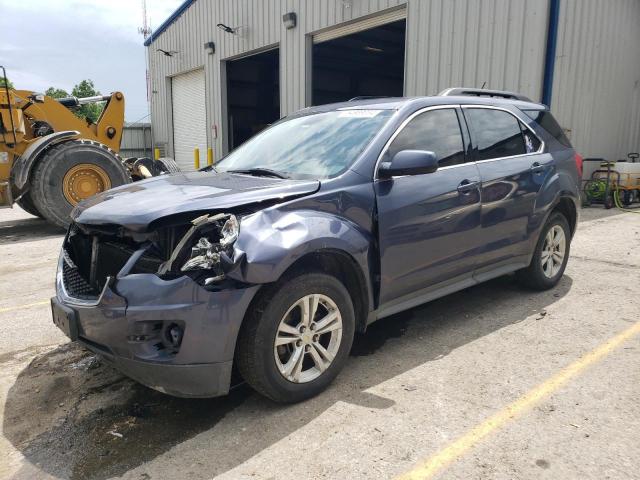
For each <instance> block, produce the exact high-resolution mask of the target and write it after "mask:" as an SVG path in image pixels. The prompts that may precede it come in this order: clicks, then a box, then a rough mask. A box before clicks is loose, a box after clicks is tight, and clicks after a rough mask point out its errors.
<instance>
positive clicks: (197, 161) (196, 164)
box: [193, 148, 200, 170]
mask: <svg viewBox="0 0 640 480" xmlns="http://www.w3.org/2000/svg"><path fill="white" fill-rule="evenodd" d="M193 166H194V167H195V168H196V170H200V149H199V148H194V149H193Z"/></svg>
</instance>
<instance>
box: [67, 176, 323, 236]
mask: <svg viewBox="0 0 640 480" xmlns="http://www.w3.org/2000/svg"><path fill="white" fill-rule="evenodd" d="M319 187H320V182H319V181H317V180H289V179H286V180H285V179H279V178H268V177H253V176H249V175H239V174H229V173H218V174H216V173H212V172H191V173H180V174H173V175H161V176H158V177H154V178H150V179H148V180H143V181H141V182H135V183H131V184H128V185H123V186H121V187H117V188H114V189H112V190H108V191H106V192H103V193H100V194H98V195H96V196H94V197H91V198H89V199H87V200H85V201H84V202H82V203H80V204H79V205H78V206H77V207H76V208H75V209H74V211H73V212H72V213H71V217H72V218H73V220H74V221H75V222H77V223H80V224H83V225H109V224H110V225H114V224H115V225H122V226H124V227H126V228H127V229H129V230H132V231H139V232H141V231H145V230H146V227H147V226H148V225H149V224H150V223H151V222H153V221H154V220H157V219H159V218H162V217H166V216H169V215H174V214H178V213H186V212H192V211H193V212H196V211H204V210H220V209H229V208H233V207H238V206H242V205H248V204H252V203H257V202H264V201H267V200H275V199H283V200H284V199H286V198H289V197H294V196H300V195H309V194H311V193H313V192H315V191H317V190H318V188H319Z"/></svg>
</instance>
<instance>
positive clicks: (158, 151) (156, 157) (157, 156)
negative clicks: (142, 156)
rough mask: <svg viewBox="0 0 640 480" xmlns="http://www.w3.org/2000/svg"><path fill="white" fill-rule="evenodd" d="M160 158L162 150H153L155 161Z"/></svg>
mask: <svg viewBox="0 0 640 480" xmlns="http://www.w3.org/2000/svg"><path fill="white" fill-rule="evenodd" d="M159 158H160V149H159V148H156V149H154V150H153V159H154V160H158V159H159Z"/></svg>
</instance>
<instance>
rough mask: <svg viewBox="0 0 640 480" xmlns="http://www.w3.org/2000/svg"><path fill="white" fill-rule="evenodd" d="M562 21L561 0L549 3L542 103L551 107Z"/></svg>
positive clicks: (551, 0)
mask: <svg viewBox="0 0 640 480" xmlns="http://www.w3.org/2000/svg"><path fill="white" fill-rule="evenodd" d="M559 21H560V0H550V1H549V28H548V30H547V51H546V54H545V59H544V77H543V80H542V103H544V104H545V105H547V106H548V107H551V94H552V90H553V73H554V70H555V67H556V46H557V43H558V23H559Z"/></svg>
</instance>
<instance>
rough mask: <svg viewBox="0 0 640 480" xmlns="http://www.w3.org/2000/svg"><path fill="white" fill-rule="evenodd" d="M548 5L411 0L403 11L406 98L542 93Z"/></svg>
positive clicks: (542, 0)
mask: <svg viewBox="0 0 640 480" xmlns="http://www.w3.org/2000/svg"><path fill="white" fill-rule="evenodd" d="M548 11H549V2H548V0H536V1H525V0H471V1H467V0H413V1H409V6H408V26H407V29H408V31H407V73H406V79H405V85H406V93H407V94H408V95H433V94H436V93H438V92H440V91H441V90H444V89H445V88H448V87H462V86H464V87H478V88H479V87H482V85H483V84H484V83H485V82H486V88H493V89H506V90H512V91H516V92H521V93H524V94H525V95H527V96H529V97H530V98H532V99H534V100H536V101H538V100H539V99H540V97H541V92H542V73H543V66H544V54H545V48H546V45H545V39H546V31H547V19H548Z"/></svg>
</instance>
